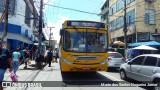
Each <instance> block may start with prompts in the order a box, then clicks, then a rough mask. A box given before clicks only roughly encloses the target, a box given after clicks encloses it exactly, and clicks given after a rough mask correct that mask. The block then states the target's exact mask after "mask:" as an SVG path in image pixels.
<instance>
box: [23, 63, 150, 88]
mask: <svg viewBox="0 0 160 90" xmlns="http://www.w3.org/2000/svg"><path fill="white" fill-rule="evenodd" d="M36 81H38V82H37V83H41V86H43V87H27V88H25V90H53V89H54V90H152V88H150V87H130V86H124V87H122V86H121V87H120V86H119V85H120V83H123V84H124V83H126V84H127V85H128V82H130V83H139V82H137V81H134V80H128V81H123V80H121V79H120V76H119V72H118V70H112V71H109V72H105V71H103V72H97V73H65V74H63V75H62V74H61V72H60V67H59V64H58V63H52V67H48V65H47V66H46V67H45V68H44V69H43V70H42V71H40V72H39V73H38V75H37V76H36V77H35V78H34V79H33V81H32V83H35V82H36ZM39 81H40V82H39ZM103 85H105V86H103ZM121 85H122V84H121Z"/></svg>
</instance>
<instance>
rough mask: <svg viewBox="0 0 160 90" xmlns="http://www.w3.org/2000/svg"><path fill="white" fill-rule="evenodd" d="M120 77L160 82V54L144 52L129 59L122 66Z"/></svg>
mask: <svg viewBox="0 0 160 90" xmlns="http://www.w3.org/2000/svg"><path fill="white" fill-rule="evenodd" d="M120 77H121V79H127V78H131V79H134V80H137V81H140V82H145V81H149V82H154V83H157V82H160V54H144V55H140V56H137V57H135V58H133V59H131V60H128V61H127V62H126V63H124V64H122V65H121V66H120Z"/></svg>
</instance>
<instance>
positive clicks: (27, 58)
mask: <svg viewBox="0 0 160 90" xmlns="http://www.w3.org/2000/svg"><path fill="white" fill-rule="evenodd" d="M24 56H25V57H24V58H25V61H24V63H25V67H24V69H26V68H27V63H28V60H29V56H30V53H29V50H28V47H26V49H25V50H24Z"/></svg>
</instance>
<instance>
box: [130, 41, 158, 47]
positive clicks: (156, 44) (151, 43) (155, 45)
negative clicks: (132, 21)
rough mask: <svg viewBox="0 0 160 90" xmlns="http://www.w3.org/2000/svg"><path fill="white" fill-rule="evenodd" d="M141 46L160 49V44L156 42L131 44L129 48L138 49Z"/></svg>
mask: <svg viewBox="0 0 160 90" xmlns="http://www.w3.org/2000/svg"><path fill="white" fill-rule="evenodd" d="M140 45H147V46H154V47H160V42H156V41H149V42H137V43H132V44H129V45H128V46H131V47H137V46H140Z"/></svg>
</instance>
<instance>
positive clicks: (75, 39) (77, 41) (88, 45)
mask: <svg viewBox="0 0 160 90" xmlns="http://www.w3.org/2000/svg"><path fill="white" fill-rule="evenodd" d="M64 50H66V51H69V52H82V53H87V52H106V51H107V34H106V33H98V32H68V31H66V32H65V35H64Z"/></svg>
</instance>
